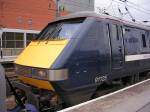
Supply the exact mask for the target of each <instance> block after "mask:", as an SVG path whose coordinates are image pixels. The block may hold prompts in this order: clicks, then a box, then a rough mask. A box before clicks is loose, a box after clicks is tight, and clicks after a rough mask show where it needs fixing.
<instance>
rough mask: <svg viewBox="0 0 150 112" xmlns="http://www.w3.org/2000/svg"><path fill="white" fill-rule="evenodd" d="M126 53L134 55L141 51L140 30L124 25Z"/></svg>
mask: <svg viewBox="0 0 150 112" xmlns="http://www.w3.org/2000/svg"><path fill="white" fill-rule="evenodd" d="M123 33H124V44H125V54H126V55H134V54H138V53H139V52H140V38H141V37H140V31H139V30H138V29H136V28H133V27H129V26H124V31H123Z"/></svg>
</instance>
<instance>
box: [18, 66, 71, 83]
mask: <svg viewBox="0 0 150 112" xmlns="http://www.w3.org/2000/svg"><path fill="white" fill-rule="evenodd" d="M16 74H18V75H22V76H25V77H31V78H36V79H41V80H48V81H60V80H66V79H68V69H58V70H49V69H42V68H32V67H26V66H22V65H17V66H16Z"/></svg>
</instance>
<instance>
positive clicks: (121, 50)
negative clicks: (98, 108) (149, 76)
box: [13, 12, 150, 111]
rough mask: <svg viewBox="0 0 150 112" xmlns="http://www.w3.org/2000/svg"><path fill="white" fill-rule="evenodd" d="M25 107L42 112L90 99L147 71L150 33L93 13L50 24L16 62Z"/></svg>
mask: <svg viewBox="0 0 150 112" xmlns="http://www.w3.org/2000/svg"><path fill="white" fill-rule="evenodd" d="M15 64H16V74H18V75H19V80H20V81H19V82H13V86H14V87H16V88H18V89H20V90H22V91H24V96H26V99H27V102H29V103H31V104H34V105H35V106H36V107H37V108H39V109H40V110H41V111H42V109H45V110H46V109H49V108H50V109H51V108H59V107H61V105H62V104H65V105H67V106H71V105H75V104H78V103H81V102H84V101H87V100H89V99H91V96H92V95H93V94H94V93H95V92H96V90H97V88H98V87H100V86H102V84H103V83H111V82H112V81H113V80H116V79H121V80H122V81H124V82H125V81H127V80H125V79H127V78H126V77H134V78H135V77H138V76H139V74H142V73H146V72H148V71H149V70H150V27H148V26H146V25H142V24H139V23H135V22H129V21H125V20H122V19H119V18H117V17H112V16H109V15H100V14H96V13H94V12H81V13H75V14H70V15H68V16H65V17H60V18H59V19H57V20H55V21H53V22H51V23H49V24H48V25H47V26H46V27H45V28H44V29H43V30H42V31H41V33H40V34H39V35H38V37H37V38H36V39H35V40H33V41H32V42H31V43H30V44H29V45H28V46H27V48H25V50H24V51H23V52H22V53H21V54H20V55H19V56H18V58H17V59H16V61H15Z"/></svg>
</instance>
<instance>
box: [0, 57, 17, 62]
mask: <svg viewBox="0 0 150 112" xmlns="http://www.w3.org/2000/svg"><path fill="white" fill-rule="evenodd" d="M15 59H16V56H12V57H3V58H0V63H8V62H14V61H15Z"/></svg>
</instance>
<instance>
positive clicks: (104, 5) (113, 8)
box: [95, 0, 150, 25]
mask: <svg viewBox="0 0 150 112" xmlns="http://www.w3.org/2000/svg"><path fill="white" fill-rule="evenodd" d="M122 1H125V0H122ZM127 1H129V2H126V3H123V2H120V0H95V12H97V13H101V12H103V10H104V9H106V11H107V12H108V13H109V14H110V15H113V16H117V17H120V18H123V19H127V20H132V19H131V17H130V16H129V14H126V13H127V11H126V10H125V7H127V8H128V10H129V12H130V13H131V15H132V16H133V18H134V19H135V20H136V21H138V22H142V21H150V0H127ZM118 8H120V10H121V12H122V13H123V16H121V14H120V13H119V11H118ZM147 24H149V25H150V22H148V23H147Z"/></svg>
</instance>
